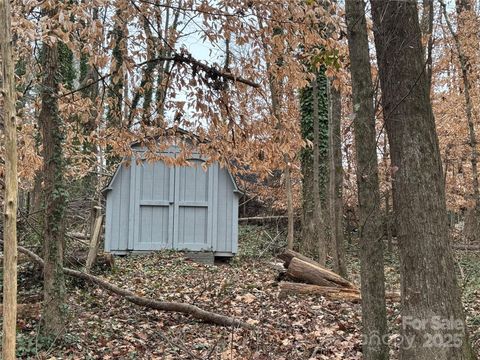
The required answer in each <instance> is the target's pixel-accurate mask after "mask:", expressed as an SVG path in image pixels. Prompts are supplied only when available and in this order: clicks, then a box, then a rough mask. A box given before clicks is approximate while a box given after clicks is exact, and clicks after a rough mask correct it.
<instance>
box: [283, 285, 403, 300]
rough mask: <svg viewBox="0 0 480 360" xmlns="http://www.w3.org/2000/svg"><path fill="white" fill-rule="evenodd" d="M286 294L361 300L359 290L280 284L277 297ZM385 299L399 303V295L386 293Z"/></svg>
mask: <svg viewBox="0 0 480 360" xmlns="http://www.w3.org/2000/svg"><path fill="white" fill-rule="evenodd" d="M288 294H304V295H321V296H325V297H327V298H330V299H334V300H346V301H360V300H361V298H362V297H361V293H360V290H359V289H352V288H339V287H329V286H317V285H311V284H302V283H292V282H281V283H280V294H279V296H280V297H281V298H283V297H285V296H286V295H288ZM385 298H386V299H388V300H392V301H399V300H400V294H399V293H395V292H387V293H386V294H385Z"/></svg>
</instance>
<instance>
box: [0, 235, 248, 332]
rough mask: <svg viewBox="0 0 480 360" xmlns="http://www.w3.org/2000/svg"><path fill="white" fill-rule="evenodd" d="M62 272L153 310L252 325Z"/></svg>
mask: <svg viewBox="0 0 480 360" xmlns="http://www.w3.org/2000/svg"><path fill="white" fill-rule="evenodd" d="M0 244H2V245H3V240H0ZM18 251H19V252H21V253H24V254H26V255H28V256H29V257H30V258H31V259H32V260H33V261H34V262H35V263H37V264H38V265H39V266H41V267H43V265H44V262H43V259H42V258H41V257H40V256H38V255H37V254H35V253H34V252H32V251H30V250H28V249H26V248H24V247H22V246H19V247H18ZM63 272H64V273H65V274H66V275H68V276H72V277H75V278H77V279H81V280H85V281H89V282H91V283H94V284H96V285H98V286H99V287H101V288H102V289H104V290H106V291H108V292H110V293H113V294H116V295H119V296H121V297H123V298H124V299H125V300H127V301H129V302H131V303H133V304H136V305H139V306H144V307H147V308H150V309H154V310H160V311H172V312H178V313H183V314H187V315H190V316H192V317H193V318H195V319H199V320H202V321H204V322H207V323H211V324H215V325H220V326H233V327H242V328H245V329H253V328H254V326H253V325H250V324H248V323H246V322H243V321H241V320H238V319H235V318H232V317H230V316H225V315H220V314H217V313H214V312H211V311H206V310H203V309H201V308H199V307H198V306H195V305H190V304H185V303H179V302H167V301H157V300H153V299H149V298H146V297H142V296H138V295H135V293H133V292H131V291H128V290H125V289H122V288H121V287H118V286H116V285H113V284H111V283H109V282H108V281H106V280H103V279H101V278H99V277H97V276H93V275H91V274H87V273H84V272H81V271H77V270H73V269H68V268H63Z"/></svg>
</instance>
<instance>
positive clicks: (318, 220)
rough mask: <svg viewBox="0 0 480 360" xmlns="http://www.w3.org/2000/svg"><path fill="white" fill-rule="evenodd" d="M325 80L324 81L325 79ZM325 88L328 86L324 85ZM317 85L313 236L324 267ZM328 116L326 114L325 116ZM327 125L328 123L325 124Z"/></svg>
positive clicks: (315, 86)
mask: <svg viewBox="0 0 480 360" xmlns="http://www.w3.org/2000/svg"><path fill="white" fill-rule="evenodd" d="M325 80H326V79H325ZM326 86H328V85H327V84H326ZM318 93H319V90H318V83H317V79H314V80H313V82H312V98H313V116H312V120H313V224H314V236H315V237H316V238H317V243H318V262H319V264H320V265H321V266H325V264H326V262H327V241H326V235H327V234H326V232H325V226H324V225H325V222H324V219H323V216H322V212H323V211H322V203H321V197H320V118H319V114H318V111H319V107H318ZM327 115H328V114H327ZM327 124H328V122H327Z"/></svg>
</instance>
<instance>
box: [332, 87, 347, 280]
mask: <svg viewBox="0 0 480 360" xmlns="http://www.w3.org/2000/svg"><path fill="white" fill-rule="evenodd" d="M329 95H330V96H329V124H328V141H329V146H328V149H329V151H328V152H329V170H328V173H329V181H328V186H329V191H328V193H329V200H328V204H329V207H330V211H329V215H330V232H331V244H330V247H331V249H332V250H331V254H332V258H333V259H332V260H333V271H335V272H336V273H337V274H339V275H341V276H343V277H346V276H347V268H346V265H345V244H344V243H345V237H344V226H343V162H342V160H343V159H342V133H341V127H342V99H341V93H340V90H339V89H336V88H335V86H334V85H333V82H330V92H329Z"/></svg>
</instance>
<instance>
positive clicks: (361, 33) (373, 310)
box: [345, 0, 389, 360]
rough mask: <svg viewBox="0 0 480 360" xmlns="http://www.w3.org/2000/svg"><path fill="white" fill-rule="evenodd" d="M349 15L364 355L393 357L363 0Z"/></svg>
mask: <svg viewBox="0 0 480 360" xmlns="http://www.w3.org/2000/svg"><path fill="white" fill-rule="evenodd" d="M345 14H346V22H347V32H348V48H349V52H350V72H351V76H352V96H353V111H354V116H355V117H354V121H353V126H354V135H355V149H356V165H357V187H358V211H359V217H360V224H359V225H360V226H359V236H360V250H359V251H360V276H361V290H362V298H363V299H364V301H363V302H362V323H363V338H364V342H363V355H364V357H365V359H367V360H374V359H378V360H380V359H388V357H389V350H388V345H387V344H386V343H384V342H376V341H373V338H374V336H380V338H382V337H383V336H384V335H385V334H387V332H388V329H387V315H386V307H385V276H384V264H383V229H382V221H381V220H382V216H381V210H380V187H379V180H378V164H377V148H376V145H377V138H376V132H375V111H374V107H373V85H372V76H371V70H370V69H371V67H370V56H369V53H368V34H367V25H366V20H365V4H364V2H363V0H346V2H345Z"/></svg>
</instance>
